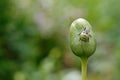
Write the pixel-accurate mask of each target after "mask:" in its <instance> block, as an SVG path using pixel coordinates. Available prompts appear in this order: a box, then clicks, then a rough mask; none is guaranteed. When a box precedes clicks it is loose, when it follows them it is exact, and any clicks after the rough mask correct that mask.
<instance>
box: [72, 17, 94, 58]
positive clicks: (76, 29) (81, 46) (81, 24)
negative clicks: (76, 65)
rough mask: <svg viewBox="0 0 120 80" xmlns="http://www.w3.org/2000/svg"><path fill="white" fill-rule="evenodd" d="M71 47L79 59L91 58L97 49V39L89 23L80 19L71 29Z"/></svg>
mask: <svg viewBox="0 0 120 80" xmlns="http://www.w3.org/2000/svg"><path fill="white" fill-rule="evenodd" d="M70 46H71V49H72V51H73V53H74V54H75V55H77V56H79V57H87V58H88V57H89V56H91V55H92V54H93V53H94V51H95V49H96V39H95V35H94V33H93V31H92V27H91V25H90V24H89V22H88V21H86V20H85V19H82V18H79V19H77V20H75V21H74V22H73V23H72V24H71V27H70Z"/></svg>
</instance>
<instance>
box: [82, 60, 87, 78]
mask: <svg viewBox="0 0 120 80" xmlns="http://www.w3.org/2000/svg"><path fill="white" fill-rule="evenodd" d="M81 62H82V80H87V62H88V58H81Z"/></svg>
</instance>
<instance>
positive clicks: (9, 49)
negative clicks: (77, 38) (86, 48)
mask: <svg viewBox="0 0 120 80" xmlns="http://www.w3.org/2000/svg"><path fill="white" fill-rule="evenodd" d="M80 17H82V18H85V19H87V20H88V21H89V22H90V23H91V25H92V26H93V30H94V32H95V34H96V38H97V49H96V52H95V54H94V55H93V56H91V57H90V59H89V63H88V73H87V74H88V80H120V41H119V40H120V0H0V80H81V62H80V58H79V57H77V56H75V55H74V54H73V53H72V51H71V49H70V46H69V28H70V25H71V23H72V21H74V20H75V19H77V18H80Z"/></svg>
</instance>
